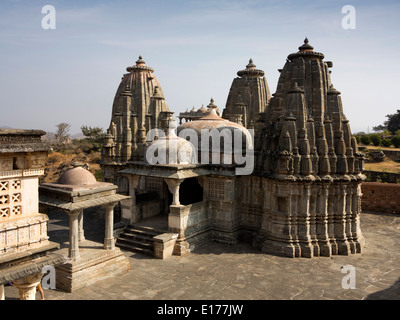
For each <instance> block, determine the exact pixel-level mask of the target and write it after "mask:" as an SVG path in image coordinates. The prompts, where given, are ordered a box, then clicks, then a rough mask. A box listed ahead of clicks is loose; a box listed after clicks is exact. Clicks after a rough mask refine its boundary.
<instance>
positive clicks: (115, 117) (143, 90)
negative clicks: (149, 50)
mask: <svg viewBox="0 0 400 320" xmlns="http://www.w3.org/2000/svg"><path fill="white" fill-rule="evenodd" d="M126 70H127V71H128V73H126V74H124V75H123V77H122V80H121V83H120V85H119V87H118V90H117V93H116V94H115V98H114V102H113V107H112V114H111V123H110V127H109V128H108V130H107V135H106V138H105V142H104V146H103V149H102V163H101V165H102V170H103V181H105V182H111V183H114V184H117V185H118V187H119V189H118V192H119V193H125V192H127V191H128V186H127V179H126V178H124V177H120V176H119V175H118V171H120V170H122V169H123V168H124V165H125V164H126V162H127V161H129V160H142V159H143V155H144V148H145V143H146V134H147V132H148V131H149V130H151V129H154V128H164V127H167V124H168V119H169V117H170V115H171V114H172V112H170V111H169V108H168V105H167V104H166V102H165V98H164V94H163V92H162V89H161V86H160V84H159V82H158V80H157V78H156V77H155V76H154V74H153V72H154V69H152V68H150V67H148V66H146V63H145V61H144V60H143V58H142V56H139V59H138V60H137V61H136V65H134V66H130V67H127V68H126Z"/></svg>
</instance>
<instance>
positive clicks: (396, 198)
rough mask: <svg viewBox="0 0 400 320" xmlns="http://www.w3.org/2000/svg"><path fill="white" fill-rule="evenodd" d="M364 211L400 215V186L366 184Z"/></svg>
mask: <svg viewBox="0 0 400 320" xmlns="http://www.w3.org/2000/svg"><path fill="white" fill-rule="evenodd" d="M361 189H362V193H363V195H362V210H363V211H376V212H386V213H400V184H396V183H379V182H364V183H363V184H362V186H361Z"/></svg>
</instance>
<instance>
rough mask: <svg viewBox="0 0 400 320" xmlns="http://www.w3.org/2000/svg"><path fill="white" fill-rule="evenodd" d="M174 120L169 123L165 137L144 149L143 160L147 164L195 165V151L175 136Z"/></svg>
mask: <svg viewBox="0 0 400 320" xmlns="http://www.w3.org/2000/svg"><path fill="white" fill-rule="evenodd" d="M175 129H176V124H175V121H174V120H170V122H169V132H168V135H167V136H164V137H160V138H159V139H157V140H155V141H153V142H152V143H150V145H149V146H148V147H147V149H146V155H145V159H146V162H147V163H149V164H152V165H154V164H175V165H176V164H197V151H196V149H195V147H194V145H193V144H192V143H191V142H190V141H188V140H186V139H183V138H180V137H178V136H177V135H176V134H175Z"/></svg>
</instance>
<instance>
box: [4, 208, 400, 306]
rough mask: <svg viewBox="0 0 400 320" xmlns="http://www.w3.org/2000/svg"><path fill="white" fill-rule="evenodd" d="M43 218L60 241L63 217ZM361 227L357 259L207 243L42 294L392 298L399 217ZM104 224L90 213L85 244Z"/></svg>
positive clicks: (381, 217)
mask: <svg viewBox="0 0 400 320" xmlns="http://www.w3.org/2000/svg"><path fill="white" fill-rule="evenodd" d="M49 216H50V219H51V221H50V225H49V235H50V238H51V239H52V240H53V241H54V239H55V238H57V237H58V238H59V239H58V240H60V239H61V238H63V237H64V238H65V236H67V235H68V230H67V229H66V221H64V220H63V219H64V217H63V215H61V214H58V215H57V214H54V215H53V214H51V213H50V214H49ZM65 216H66V215H65ZM361 223H362V231H363V234H364V237H365V238H366V248H365V249H364V252H363V253H361V254H356V255H350V256H334V257H333V258H327V257H317V258H313V259H307V258H296V259H292V258H283V257H276V256H272V255H267V254H263V253H260V252H259V251H257V250H256V249H254V248H252V247H251V246H250V245H249V244H246V243H243V244H240V245H238V246H236V247H230V246H225V245H220V244H216V243H213V244H211V245H209V246H208V247H204V248H199V249H197V250H194V252H192V253H191V254H188V255H185V256H183V257H178V256H172V257H169V258H168V259H165V260H160V259H156V258H152V257H149V256H145V255H142V254H139V253H132V252H127V251H125V254H126V256H128V257H129V259H130V263H131V270H129V271H128V272H127V273H125V274H123V275H120V276H117V277H115V278H113V279H110V280H105V281H100V282H98V283H97V284H94V285H92V286H90V287H86V288H83V289H80V290H77V291H76V292H73V293H65V292H62V291H59V290H45V296H46V299H47V300H139V299H140V300H143V299H145V300H164V299H172V300H196V299H198V300H223V299H226V300H253V299H256V300H277V299H278V300H289V299H301V300H311V299H312V300H325V299H328V300H329V299H335V300H337V299H344V300H360V299H396V300H398V299H400V251H399V246H400V215H394V214H392V215H389V214H378V213H363V214H362V216H361ZM103 224H104V221H102V220H100V219H98V218H93V217H92V218H89V215H88V216H87V217H86V220H85V231H86V233H85V236H86V238H91V239H95V237H96V236H97V235H96V232H95V230H103V227H101V226H102V225H103ZM101 237H102V235H99V238H101ZM61 242H62V241H61ZM64 245H65V244H64ZM64 245H62V246H64ZM345 265H351V266H354V268H355V272H356V283H355V285H356V288H355V289H343V288H342V279H343V277H345V276H346V275H347V273H342V269H341V267H342V266H345ZM5 295H6V300H7V299H15V298H17V296H18V295H17V289H16V288H14V287H6V290H5ZM37 299H40V296H39V293H37Z"/></svg>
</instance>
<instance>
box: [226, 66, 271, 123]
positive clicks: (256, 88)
mask: <svg viewBox="0 0 400 320" xmlns="http://www.w3.org/2000/svg"><path fill="white" fill-rule="evenodd" d="M264 74H265V73H264V71H263V70H260V69H257V68H256V65H255V64H254V63H253V60H252V59H250V61H249V63H248V64H247V65H246V69H244V70H240V71H238V72H237V75H238V76H239V77H237V78H235V79H233V82H232V85H231V88H230V90H229V95H228V99H227V101H226V105H225V109H224V112H223V116H222V117H223V118H226V119H228V120H230V121H233V122H236V123H239V124H242V125H243V126H244V127H246V128H254V124H255V122H256V121H257V119H258V117H259V114H260V113H261V112H265V110H266V107H267V104H268V102H269V100H270V99H271V94H270V93H269V88H268V83H267V79H266V78H265V76H264Z"/></svg>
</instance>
